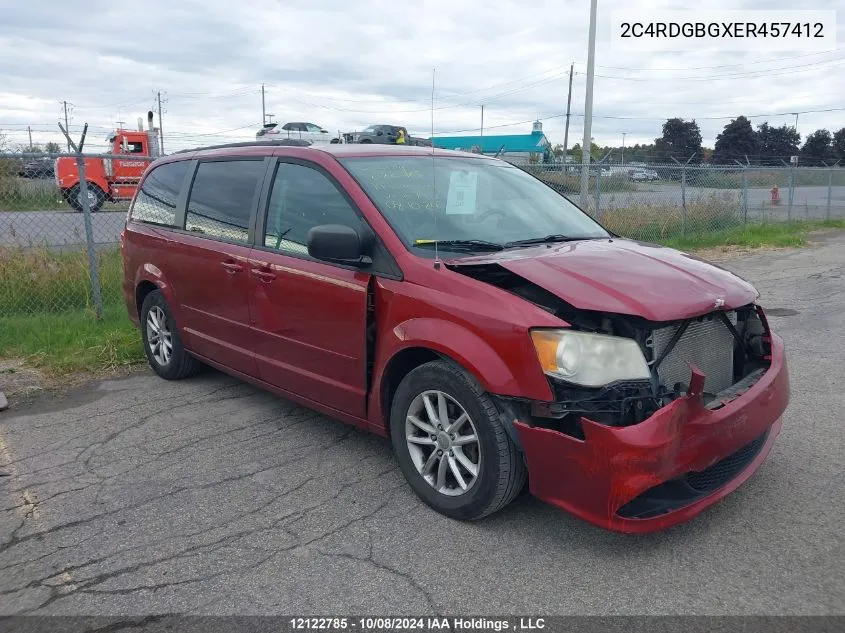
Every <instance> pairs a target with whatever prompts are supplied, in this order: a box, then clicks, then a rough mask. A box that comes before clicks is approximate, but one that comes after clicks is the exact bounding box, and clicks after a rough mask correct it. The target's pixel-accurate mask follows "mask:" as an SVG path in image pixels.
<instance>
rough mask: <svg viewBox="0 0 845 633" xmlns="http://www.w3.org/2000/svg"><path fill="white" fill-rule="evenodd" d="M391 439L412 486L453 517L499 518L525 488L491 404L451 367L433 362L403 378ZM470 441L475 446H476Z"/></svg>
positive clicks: (518, 460)
mask: <svg viewBox="0 0 845 633" xmlns="http://www.w3.org/2000/svg"><path fill="white" fill-rule="evenodd" d="M441 394H442V400H441ZM426 398H428V399H429V403H428V405H426V403H425V399H426ZM420 403H422V404H423V406H422V407H421V405H420ZM442 403H445V404H442ZM429 405H431V409H429ZM441 406H442V407H443V409H441V408H440V407H441ZM429 411H431V412H432V413H434V414H435V416H434V420H435V421H433V420H432V415H431V414H430V413H429ZM443 412H445V420H444V416H443ZM464 416H465V417H464ZM412 418H413V420H414V421H411V419H412ZM461 418H464V420H465V421H464V422H463V423H462V424H461V423H460V419H461ZM420 422H421V423H422V425H420V424H419V423H420ZM438 425H440V426H441V427H443V428H442V430H441V429H440V428H438ZM449 426H451V427H452V429H449ZM451 430H454V432H451ZM390 433H391V441H392V443H393V450H394V452H395V453H396V459H397V461H398V462H399V467H400V468H401V469H402V473H403V474H404V475H405V478H406V479H407V480H408V483H409V484H410V485H411V488H412V489H413V490H414V492H415V493H416V494H417V496H418V497H419V498H420V499H422V501H424V502H425V503H426V504H428V505H429V506H430V507H431V508H433V509H434V510H436V511H437V512H439V513H441V514H444V515H446V516H448V517H450V518H453V519H458V520H461V521H472V520H476V519H481V518H483V517H485V516H487V515H490V514H492V513H494V512H497V511H498V510H501V509H502V508H503V507H505V506H506V505H508V504H509V503H510V502H511V501H513V499H514V498H515V497H516V496H517V495H518V494H519V493H520V492H521V491H522V489H523V487H524V485H525V481H526V477H527V471H526V467H525V462H524V461H523V457H522V454H521V453H520V452H519V450H518V449H517V448H516V446H515V445H514V443H513V441H512V440H511V438H510V436H509V435H508V432H507V431H506V430H505V428H504V426H502V422H501V420H500V419H499V411H498V409H497V408H496V405H495V404H494V402H493V400H492V399H491V398H490V396H489V395H488V394H487V393H485V391H484V389H483V388H482V387H481V385H479V384H478V382H477V381H476V380H475V379H474V378H473V377H472V376H470V375H469V374H468V373H467V372H465V371H464V370H463V369H462V368H460V367H458V366H457V365H455V364H454V363H452V362H449V361H445V360H437V361H432V362H429V363H426V364H424V365H421V366H419V367H417V368H416V369H414V370H412V371H411V372H409V373H408V375H407V376H405V378H404V379H403V380H402V382H401V383H400V384H399V387H398V388H397V390H396V394H395V395H394V397H393V402H392V405H391V411H390ZM472 437H476V438H477V441H476V442H474V443H473V442H472V441H471V439H470V438H472ZM409 438H410V439H411V440H412V441H409ZM453 442H454V444H453ZM438 451H440V452H438ZM444 460H445V465H444V466H443V472H442V474H441V472H440V468H441V465H440V464H441V462H443V461H444ZM456 469H457V471H458V474H459V475H460V477H458V474H455V470H456ZM473 470H475V474H473V472H472V471H473ZM470 480H471V481H470ZM441 484H442V485H441Z"/></svg>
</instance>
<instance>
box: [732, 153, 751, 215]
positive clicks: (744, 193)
mask: <svg viewBox="0 0 845 633" xmlns="http://www.w3.org/2000/svg"><path fill="white" fill-rule="evenodd" d="M734 162H735V163H736V164H737V165H739V166H740V167H742V223H743V224H748V164H749V163H748V156H746V157H745V162H746V164H745V165H743V164H742V163H740V162H739V161H738V160H737V159H735V158H734Z"/></svg>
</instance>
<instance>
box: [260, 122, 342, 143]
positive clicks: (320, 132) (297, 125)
mask: <svg viewBox="0 0 845 633" xmlns="http://www.w3.org/2000/svg"><path fill="white" fill-rule="evenodd" d="M282 138H285V139H299V140H302V141H309V142H310V143H312V144H313V143H338V142H339V140H338V137H337V135H333V134H332V133H331V132H329V131H328V130H327V129H325V128H323V127H321V126H319V125H316V124H314V123H308V122H306V121H295V122H292V123H285V124H284V125H282V126H279V124H278V123H267V124H265V125H264V127H262V128H261V129H260V130H258V132H257V133H256V135H255V139H256V140H257V141H273V140H277V139H282Z"/></svg>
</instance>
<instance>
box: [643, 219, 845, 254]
mask: <svg viewBox="0 0 845 633" xmlns="http://www.w3.org/2000/svg"><path fill="white" fill-rule="evenodd" d="M824 229H845V220H809V221H801V222H775V223H768V224H747V225H745V226H736V227H733V228H729V229H723V230H721V231H713V232H710V233H697V234H695V233H694V234H688V235H685V236H673V237H670V238H668V239H664V240H660V243H661V244H664V245H665V246H671V247H672V248H677V249H681V250H695V249H702V248H718V247H721V246H739V247H745V248H763V247H767V246H768V247H775V248H780V247H790V246H805V245H806V244H807V237H808V235H809V233H810V232H812V231H819V230H824Z"/></svg>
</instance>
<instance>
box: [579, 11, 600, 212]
mask: <svg viewBox="0 0 845 633" xmlns="http://www.w3.org/2000/svg"><path fill="white" fill-rule="evenodd" d="M595 69H596V0H590V39H589V46H588V48H587V96H586V99H585V101H584V144H583V145H582V146H581V147H582V151H581V207H582V208H583V209H585V210H586V209H587V202H588V201H589V188H590V150H591V149H592V143H591V141H590V139H591V138H592V136H591V135H592V129H591V128H592V124H593V77H594V75H595Z"/></svg>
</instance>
